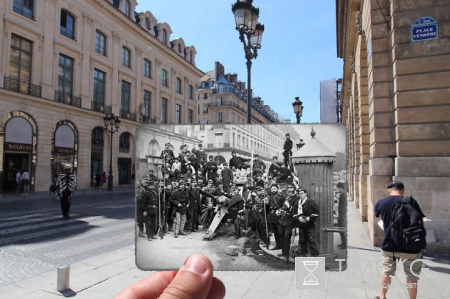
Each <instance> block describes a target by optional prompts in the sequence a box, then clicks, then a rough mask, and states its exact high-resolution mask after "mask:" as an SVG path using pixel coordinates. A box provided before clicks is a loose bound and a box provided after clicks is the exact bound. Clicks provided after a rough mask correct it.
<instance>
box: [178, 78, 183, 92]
mask: <svg viewBox="0 0 450 299" xmlns="http://www.w3.org/2000/svg"><path fill="white" fill-rule="evenodd" d="M177 92H178V93H182V92H181V79H180V78H177Z"/></svg>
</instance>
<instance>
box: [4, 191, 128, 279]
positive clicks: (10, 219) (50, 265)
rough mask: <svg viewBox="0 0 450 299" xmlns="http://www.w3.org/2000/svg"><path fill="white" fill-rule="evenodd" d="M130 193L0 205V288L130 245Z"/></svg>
mask: <svg viewBox="0 0 450 299" xmlns="http://www.w3.org/2000/svg"><path fill="white" fill-rule="evenodd" d="M133 230H134V192H132V191H130V192H126V193H120V194H117V193H114V194H108V193H99V194H91V195H85V196H81V195H79V196H75V197H74V199H73V200H72V207H71V218H70V219H69V220H64V221H63V220H61V212H60V206H59V202H58V201H57V200H56V199H55V198H50V197H43V198H30V199H25V198H23V197H20V196H18V197H15V198H10V199H8V200H6V201H5V200H3V201H0V286H4V285H7V284H11V283H14V282H17V281H20V280H23V279H25V278H29V277H33V276H38V275H40V274H42V273H45V272H47V271H51V270H53V269H56V268H57V267H59V266H61V265H64V264H70V263H74V262H77V261H81V260H85V259H88V258H90V257H93V256H96V255H98V254H101V253H105V252H108V251H113V250H115V249H119V248H122V247H125V246H128V245H131V244H134V234H133Z"/></svg>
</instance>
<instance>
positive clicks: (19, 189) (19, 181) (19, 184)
mask: <svg viewBox="0 0 450 299" xmlns="http://www.w3.org/2000/svg"><path fill="white" fill-rule="evenodd" d="M22 172H23V170H22ZM22 172H21V171H18V172H17V174H16V193H17V194H19V193H20V192H22Z"/></svg>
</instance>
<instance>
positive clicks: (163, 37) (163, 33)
mask: <svg viewBox="0 0 450 299" xmlns="http://www.w3.org/2000/svg"><path fill="white" fill-rule="evenodd" d="M162 42H163V44H165V45H167V30H166V29H164V28H163V30H162Z"/></svg>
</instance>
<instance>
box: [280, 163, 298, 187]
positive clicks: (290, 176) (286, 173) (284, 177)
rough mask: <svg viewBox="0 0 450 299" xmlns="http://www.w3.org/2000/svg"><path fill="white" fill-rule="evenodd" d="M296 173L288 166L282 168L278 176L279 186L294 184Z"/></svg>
mask: <svg viewBox="0 0 450 299" xmlns="http://www.w3.org/2000/svg"><path fill="white" fill-rule="evenodd" d="M293 181H294V173H293V172H292V171H291V170H290V169H289V167H287V166H282V167H281V168H280V171H279V172H278V176H277V184H292V183H293Z"/></svg>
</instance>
